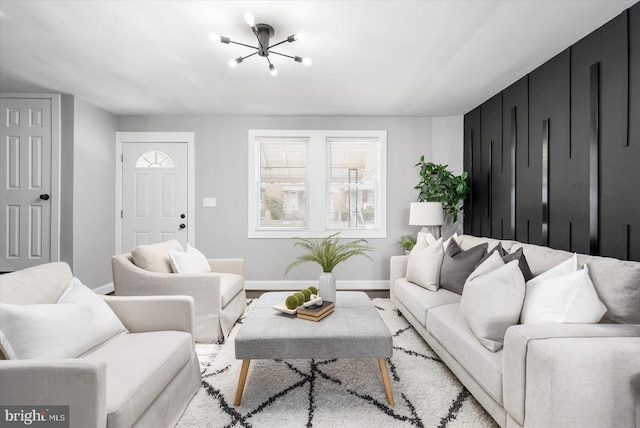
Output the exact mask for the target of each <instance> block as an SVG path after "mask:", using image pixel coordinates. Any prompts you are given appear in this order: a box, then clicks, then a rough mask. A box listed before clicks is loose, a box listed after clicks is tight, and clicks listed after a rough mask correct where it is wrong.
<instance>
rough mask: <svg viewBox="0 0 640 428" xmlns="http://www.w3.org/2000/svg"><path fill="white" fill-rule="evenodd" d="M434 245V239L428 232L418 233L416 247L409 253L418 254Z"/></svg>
mask: <svg viewBox="0 0 640 428" xmlns="http://www.w3.org/2000/svg"><path fill="white" fill-rule="evenodd" d="M435 243H436V238H435V237H434V236H433V235H432V234H431V233H430V232H418V236H417V237H416V245H414V246H413V248H412V249H411V252H410V254H411V253H414V252H418V251H420V250H422V249H425V248H427V247H428V246H429V245H433V244H435Z"/></svg>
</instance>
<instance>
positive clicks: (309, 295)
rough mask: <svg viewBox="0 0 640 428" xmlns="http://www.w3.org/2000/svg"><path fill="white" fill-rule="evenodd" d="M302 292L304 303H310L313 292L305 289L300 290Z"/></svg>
mask: <svg viewBox="0 0 640 428" xmlns="http://www.w3.org/2000/svg"><path fill="white" fill-rule="evenodd" d="M300 292H301V293H302V294H304V301H305V302H308V301H309V298H310V297H311V290H309V289H308V288H305V289H304V290H300Z"/></svg>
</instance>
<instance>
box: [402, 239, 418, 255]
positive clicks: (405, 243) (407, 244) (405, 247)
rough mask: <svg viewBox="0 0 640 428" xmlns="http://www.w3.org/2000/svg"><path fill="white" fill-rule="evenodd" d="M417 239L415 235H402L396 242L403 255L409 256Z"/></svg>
mask: <svg viewBox="0 0 640 428" xmlns="http://www.w3.org/2000/svg"><path fill="white" fill-rule="evenodd" d="M416 239H417V237H416V236H415V235H402V236H401V237H400V239H399V240H398V244H399V245H400V248H402V253H403V254H409V253H410V252H411V250H412V249H413V247H414V246H415V245H416Z"/></svg>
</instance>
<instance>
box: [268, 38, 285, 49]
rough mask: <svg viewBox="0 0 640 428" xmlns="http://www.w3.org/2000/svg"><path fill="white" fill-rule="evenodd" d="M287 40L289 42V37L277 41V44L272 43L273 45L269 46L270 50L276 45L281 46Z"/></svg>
mask: <svg viewBox="0 0 640 428" xmlns="http://www.w3.org/2000/svg"><path fill="white" fill-rule="evenodd" d="M285 42H288V40H287V39H284V40H283V41H281V42H278V43H276V44H275V45H271V46H269V50H271V48H275V47H276V46H280V45H281V44H283V43H285Z"/></svg>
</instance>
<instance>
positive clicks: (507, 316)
mask: <svg viewBox="0 0 640 428" xmlns="http://www.w3.org/2000/svg"><path fill="white" fill-rule="evenodd" d="M524 295H525V282H524V276H523V275H522V271H521V270H520V268H519V267H518V261H517V260H513V261H511V262H509V263H507V264H504V261H502V258H501V257H500V255H499V254H498V252H497V251H496V252H494V253H493V254H492V255H491V256H490V257H488V258H487V259H486V260H485V261H484V262H483V263H482V264H480V266H478V267H477V268H476V270H475V271H474V272H473V273H472V274H471V275H470V276H469V278H468V279H467V281H466V283H465V285H464V289H463V291H462V298H461V300H460V311H461V312H462V316H463V317H464V319H465V321H466V322H467V325H468V326H469V328H470V329H471V331H472V332H473V334H474V335H475V336H476V337H477V338H478V340H479V341H480V343H481V344H482V346H484V347H485V348H487V349H488V350H490V351H492V352H496V351H499V350H500V349H502V346H503V343H504V335H505V333H506V331H507V329H508V328H509V327H510V326H512V325H516V324H518V320H519V318H520V311H521V310H522V302H523V301H524Z"/></svg>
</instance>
